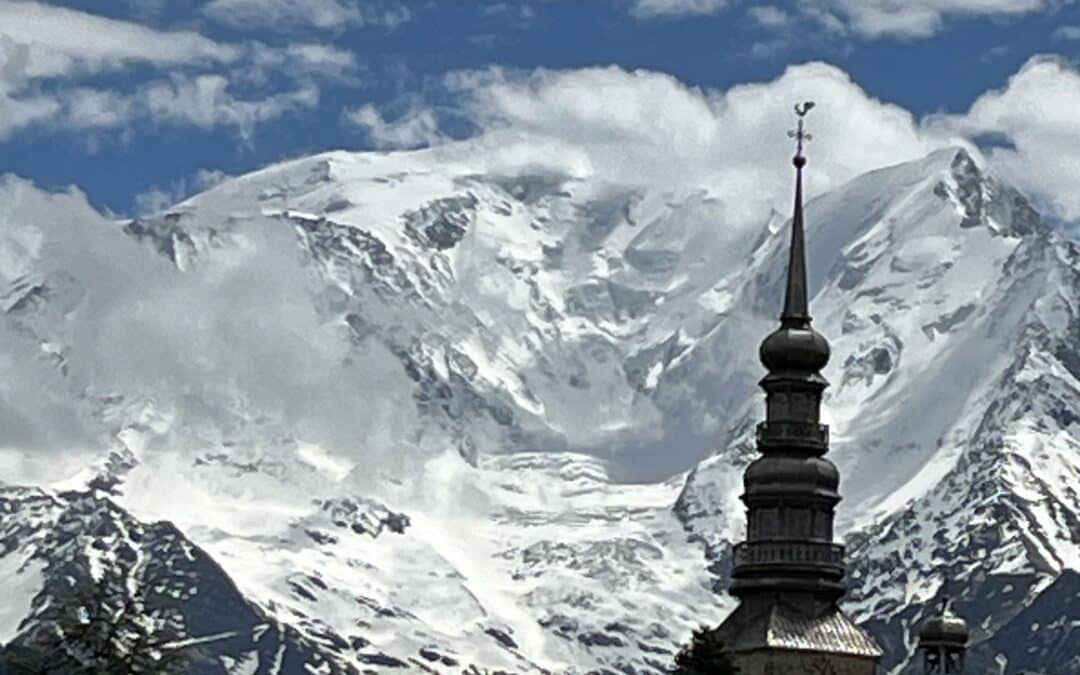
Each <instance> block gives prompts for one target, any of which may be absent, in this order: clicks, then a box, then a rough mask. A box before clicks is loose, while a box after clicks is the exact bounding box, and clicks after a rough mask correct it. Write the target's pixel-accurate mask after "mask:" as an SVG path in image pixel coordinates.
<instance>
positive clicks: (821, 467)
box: [743, 455, 840, 496]
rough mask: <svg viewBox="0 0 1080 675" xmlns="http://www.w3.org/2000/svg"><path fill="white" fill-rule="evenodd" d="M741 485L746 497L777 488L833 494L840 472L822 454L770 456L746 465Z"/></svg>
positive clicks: (837, 484)
mask: <svg viewBox="0 0 1080 675" xmlns="http://www.w3.org/2000/svg"><path fill="white" fill-rule="evenodd" d="M743 485H744V487H745V488H746V495H747V496H753V495H755V494H758V493H761V492H772V491H774V490H776V489H778V488H779V489H784V490H792V489H797V490H798V491H799V492H800V493H802V492H806V493H810V494H821V495H826V496H833V495H836V490H837V488H838V487H839V485H840V472H839V471H837V469H836V465H835V464H833V463H832V462H830V461H829V460H827V459H824V458H822V457H788V456H782V455H781V456H777V455H772V456H765V457H759V458H758V459H756V460H754V461H753V462H752V463H751V464H750V466H749V467H747V469H746V473H745V474H744V475H743Z"/></svg>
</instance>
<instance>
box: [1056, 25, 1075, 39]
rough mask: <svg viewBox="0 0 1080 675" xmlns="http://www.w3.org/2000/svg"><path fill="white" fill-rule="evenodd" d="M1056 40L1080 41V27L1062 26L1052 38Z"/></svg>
mask: <svg viewBox="0 0 1080 675" xmlns="http://www.w3.org/2000/svg"><path fill="white" fill-rule="evenodd" d="M1051 38H1052V39H1054V40H1080V26H1062V27H1061V28H1058V29H1057V30H1055V31H1054V34H1053V35H1052V36H1051Z"/></svg>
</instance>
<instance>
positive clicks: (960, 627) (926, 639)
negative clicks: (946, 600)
mask: <svg viewBox="0 0 1080 675" xmlns="http://www.w3.org/2000/svg"><path fill="white" fill-rule="evenodd" d="M969 637H970V633H969V632H968V627H967V622H966V621H964V620H963V619H962V618H960V617H959V616H957V615H956V614H954V613H953V611H952V608H951V607H950V606H948V605H946V606H945V607H944V608H943V609H942V611H941V612H940V613H939V614H936V615H934V616H931V617H930V618H929V619H927V620H926V622H925V623H924V624H923V626H922V630H920V631H919V645H920V646H927V645H954V646H956V647H964V646H965V645H967V642H968V638H969Z"/></svg>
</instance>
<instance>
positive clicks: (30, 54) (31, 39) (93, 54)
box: [0, 0, 242, 79]
mask: <svg viewBox="0 0 1080 675" xmlns="http://www.w3.org/2000/svg"><path fill="white" fill-rule="evenodd" d="M0 40H3V42H5V43H7V44H8V45H16V46H18V47H19V49H20V52H19V54H18V58H17V59H12V56H13V55H12V54H11V53H10V52H9V53H8V58H7V59H6V60H5V66H4V68H5V69H6V70H8V69H10V70H9V72H7V73H6V75H7V78H8V79H12V78H14V77H23V78H41V77H55V76H61V75H71V74H73V73H76V72H80V71H81V72H100V71H102V70H108V69H116V68H122V67H125V66H130V65H133V64H139V63H147V64H154V65H159V66H164V65H179V64H198V63H204V64H205V63H230V62H233V61H236V60H237V59H239V58H240V56H241V55H242V51H241V50H240V49H238V48H237V47H234V46H231V45H225V44H220V43H218V42H215V41H213V40H210V39H209V38H206V37H203V36H202V35H199V34H198V33H192V32H189V31H159V30H154V29H152V28H148V27H146V26H142V25H139V24H136V23H131V22H128V21H119V20H116V19H109V18H106V17H101V16H96V15H94V14H88V13H86V12H80V11H77V10H73V9H67V8H64V7H55V6H51V5H45V4H41V3H37V2H17V1H13V0H0ZM10 48H11V47H7V48H6V49H5V51H8V49H10Z"/></svg>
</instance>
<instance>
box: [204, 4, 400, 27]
mask: <svg viewBox="0 0 1080 675" xmlns="http://www.w3.org/2000/svg"><path fill="white" fill-rule="evenodd" d="M203 13H204V14H206V15H207V16H208V17H210V18H211V19H214V20H215V21H218V22H221V23H224V24H228V25H230V26H237V27H244V28H247V27H252V26H258V27H266V28H276V29H284V30H287V29H293V28H296V27H312V28H320V29H324V30H334V29H338V30H340V29H343V28H347V27H349V26H382V27H385V28H397V27H398V26H400V25H401V24H404V23H406V22H408V21H409V20H410V19H411V18H412V12H410V11H409V8H408V7H406V6H405V5H403V4H397V3H395V4H392V5H378V6H376V5H374V4H371V3H360V2H355V1H351V2H350V1H349V0H211V2H209V3H208V4H206V5H205V6H204V7H203Z"/></svg>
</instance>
